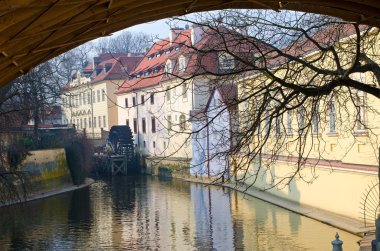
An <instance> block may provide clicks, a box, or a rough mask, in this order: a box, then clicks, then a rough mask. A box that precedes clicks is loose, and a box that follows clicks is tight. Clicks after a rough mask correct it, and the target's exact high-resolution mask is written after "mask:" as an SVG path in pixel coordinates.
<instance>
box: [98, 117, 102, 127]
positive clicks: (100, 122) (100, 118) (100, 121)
mask: <svg viewBox="0 0 380 251" xmlns="http://www.w3.org/2000/svg"><path fill="white" fill-rule="evenodd" d="M98 121H99V127H100V128H102V117H101V116H99V117H98Z"/></svg>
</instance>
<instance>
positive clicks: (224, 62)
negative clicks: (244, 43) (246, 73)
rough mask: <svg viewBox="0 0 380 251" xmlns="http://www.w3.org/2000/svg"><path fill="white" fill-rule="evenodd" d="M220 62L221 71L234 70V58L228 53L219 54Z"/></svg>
mask: <svg viewBox="0 0 380 251" xmlns="http://www.w3.org/2000/svg"><path fill="white" fill-rule="evenodd" d="M218 61H219V69H221V70H228V69H233V68H234V67H235V64H234V57H233V56H232V55H231V54H228V53H226V52H223V53H219V58H218Z"/></svg>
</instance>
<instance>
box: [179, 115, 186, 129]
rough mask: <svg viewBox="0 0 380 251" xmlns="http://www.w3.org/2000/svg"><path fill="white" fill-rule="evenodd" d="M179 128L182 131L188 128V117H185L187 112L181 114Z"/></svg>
mask: <svg viewBox="0 0 380 251" xmlns="http://www.w3.org/2000/svg"><path fill="white" fill-rule="evenodd" d="M179 128H180V130H181V131H185V129H186V117H185V114H181V116H179Z"/></svg>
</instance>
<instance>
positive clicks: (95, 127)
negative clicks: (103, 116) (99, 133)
mask: <svg viewBox="0 0 380 251" xmlns="http://www.w3.org/2000/svg"><path fill="white" fill-rule="evenodd" d="M93 119H94V128H96V117H94V118H93Z"/></svg>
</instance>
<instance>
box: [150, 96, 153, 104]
mask: <svg viewBox="0 0 380 251" xmlns="http://www.w3.org/2000/svg"><path fill="white" fill-rule="evenodd" d="M150 104H151V105H154V93H151V94H150Z"/></svg>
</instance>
